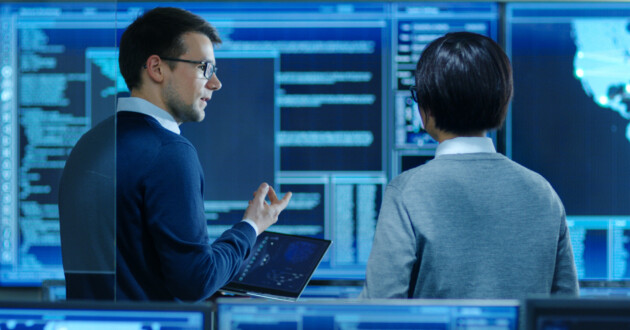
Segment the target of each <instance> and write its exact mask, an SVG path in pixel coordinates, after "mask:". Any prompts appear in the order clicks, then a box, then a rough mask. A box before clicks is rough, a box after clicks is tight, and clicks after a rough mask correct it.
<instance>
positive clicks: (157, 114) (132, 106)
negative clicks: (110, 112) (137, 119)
mask: <svg viewBox="0 0 630 330" xmlns="http://www.w3.org/2000/svg"><path fill="white" fill-rule="evenodd" d="M116 111H132V112H138V113H141V114H145V115H147V116H151V117H153V118H154V119H155V120H157V121H158V123H160V125H162V127H164V128H166V129H167V130H169V131H171V132H173V133H175V134H180V130H179V124H177V121H175V118H173V116H171V114H170V113H168V112H166V110H164V109H162V108H160V107H158V106H156V105H155V104H153V103H151V102H149V101H147V100H145V99H143V98H139V97H121V98H119V99H118V107H117V109H116Z"/></svg>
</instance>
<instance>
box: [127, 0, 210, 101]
mask: <svg viewBox="0 0 630 330" xmlns="http://www.w3.org/2000/svg"><path fill="white" fill-rule="evenodd" d="M187 32H199V33H202V34H204V35H206V36H207V37H208V38H209V39H210V41H211V42H212V43H213V44H215V45H216V44H220V43H221V38H219V33H218V32H217V30H216V29H215V28H214V27H213V26H212V25H210V23H208V22H207V21H206V20H204V19H203V18H201V17H199V16H197V15H195V14H193V13H191V12H189V11H187V10H184V9H180V8H173V7H158V8H154V9H152V10H150V11H148V12H146V13H145V14H144V15H142V16H140V17H138V18H137V19H136V20H135V21H134V22H133V23H131V25H129V27H127V29H126V30H125V32H124V33H123V35H122V37H121V39H120V48H119V56H118V64H119V65H120V72H121V74H122V76H123V78H125V83H127V87H128V88H129V90H131V89H133V88H136V87H138V86H139V85H140V70H141V68H143V66H144V64H145V62H146V60H147V58H149V56H151V55H158V56H165V57H173V58H177V57H179V56H181V55H182V54H183V53H185V52H186V49H185V47H184V43H183V39H182V35H183V34H185V33H187ZM169 65H171V66H174V65H176V63H174V62H173V63H169Z"/></svg>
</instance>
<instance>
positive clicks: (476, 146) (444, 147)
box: [435, 136, 497, 158]
mask: <svg viewBox="0 0 630 330" xmlns="http://www.w3.org/2000/svg"><path fill="white" fill-rule="evenodd" d="M479 152H488V153H496V152H497V150H496V149H495V148H494V144H493V143H492V139H491V138H488V137H468V136H460V137H456V138H453V139H448V140H444V141H442V142H441V143H440V144H439V145H438V147H437V149H435V158H437V157H440V156H443V155H453V154H472V153H479Z"/></svg>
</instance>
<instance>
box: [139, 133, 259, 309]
mask: <svg viewBox="0 0 630 330" xmlns="http://www.w3.org/2000/svg"><path fill="white" fill-rule="evenodd" d="M143 182H145V185H146V186H145V187H144V191H145V196H144V199H145V207H146V209H145V210H143V211H144V212H143V214H145V215H146V219H145V220H146V223H147V225H148V231H149V232H150V235H151V238H152V239H153V242H154V246H155V249H156V250H157V253H158V256H159V262H160V265H159V269H161V271H162V273H163V274H162V276H163V278H164V282H165V283H166V286H167V287H166V288H165V290H168V291H169V292H170V293H171V294H172V295H173V296H175V297H177V298H178V299H181V300H200V299H205V298H207V297H209V296H211V295H212V294H213V293H214V292H215V291H216V290H218V289H219V288H221V287H222V286H223V285H225V284H226V283H227V282H229V281H230V280H231V279H232V278H233V277H234V276H235V275H236V272H237V271H238V269H239V268H240V266H241V264H242V262H243V260H244V259H245V257H246V256H247V255H248V254H249V252H250V250H251V247H252V246H253V244H254V242H255V241H256V232H255V230H254V229H253V228H251V226H249V225H248V224H246V223H242V222H241V223H237V224H236V225H234V226H233V227H232V228H231V229H229V230H227V231H226V232H225V233H223V235H221V236H220V237H219V238H218V239H217V240H216V241H215V242H214V243H213V244H212V245H210V244H209V238H208V233H207V224H206V219H205V212H204V205H203V204H204V203H203V172H202V170H201V165H200V163H199V159H198V157H197V152H196V150H195V149H194V148H193V147H192V145H189V144H186V143H180V142H175V143H170V144H167V145H164V146H163V147H162V148H161V150H160V152H159V154H158V156H157V157H156V159H155V161H154V162H153V163H152V166H151V168H150V169H149V170H148V172H147V176H146V178H145V180H143Z"/></svg>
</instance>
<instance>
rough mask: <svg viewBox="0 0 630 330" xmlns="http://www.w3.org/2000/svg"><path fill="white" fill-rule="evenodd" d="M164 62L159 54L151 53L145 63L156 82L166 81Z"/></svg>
mask: <svg viewBox="0 0 630 330" xmlns="http://www.w3.org/2000/svg"><path fill="white" fill-rule="evenodd" d="M163 65H164V62H163V61H162V60H161V59H160V57H159V56H157V55H151V56H149V58H148V59H147V61H146V62H145V64H144V69H145V70H146V71H147V75H148V76H149V78H150V79H151V80H153V81H154V82H156V83H161V82H162V81H164V68H163Z"/></svg>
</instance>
